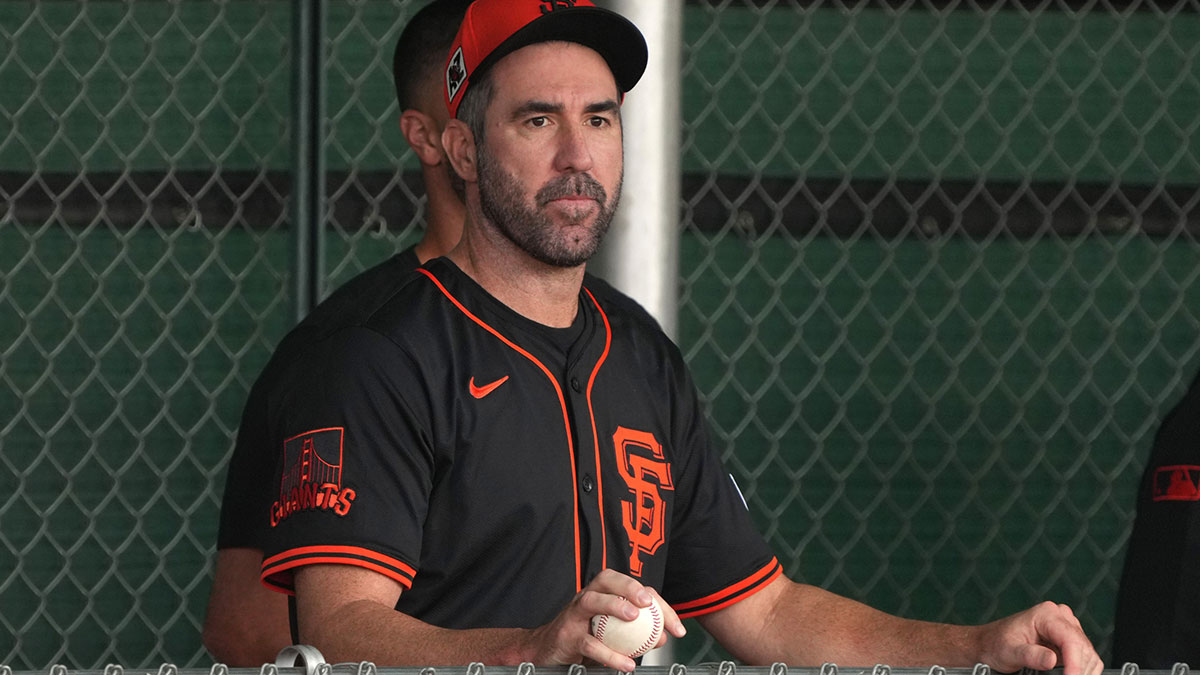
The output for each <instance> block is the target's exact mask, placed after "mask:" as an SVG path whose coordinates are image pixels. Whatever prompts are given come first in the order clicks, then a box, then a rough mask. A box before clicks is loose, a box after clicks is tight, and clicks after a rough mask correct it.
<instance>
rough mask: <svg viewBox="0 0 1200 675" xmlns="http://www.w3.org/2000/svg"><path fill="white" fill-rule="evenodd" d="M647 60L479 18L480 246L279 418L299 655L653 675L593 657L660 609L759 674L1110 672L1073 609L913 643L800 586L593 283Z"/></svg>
mask: <svg viewBox="0 0 1200 675" xmlns="http://www.w3.org/2000/svg"><path fill="white" fill-rule="evenodd" d="M645 64H646V47H645V42H644V40H643V39H642V37H641V34H640V33H639V32H638V31H637V29H636V28H635V27H634V26H633V25H632V24H631V23H629V22H628V21H626V20H625V19H623V18H622V17H620V16H619V15H616V14H614V13H612V12H608V11H605V10H601V9H597V8H595V7H593V6H591V3H590V2H588V1H587V0H572V1H571V2H561V1H560V2H553V3H552V2H541V1H538V0H477V1H476V2H475V3H474V4H472V5H471V7H470V9H468V11H467V14H466V16H465V18H464V19H463V24H462V27H461V28H460V30H459V34H458V37H457V38H456V40H455V43H454V45H453V47H452V48H451V52H450V55H449V60H448V63H447V67H446V75H447V77H446V96H447V106H448V108H449V110H450V113H451V115H452V116H453V117H454V118H455V119H451V120H450V121H449V122H448V123H447V125H446V130H445V132H444V133H443V136H442V139H443V144H444V146H445V149H446V153H447V156H448V157H449V159H450V161H451V163H452V164H453V166H454V169H455V171H456V172H457V173H458V175H459V176H461V177H462V179H463V180H464V181H465V183H466V186H467V190H466V194H467V212H468V216H467V222H466V225H465V226H464V229H463V237H462V240H461V241H460V242H459V244H458V245H457V246H456V247H455V248H454V249H453V250H452V251H451V252H450V253H449V254H448V255H447V257H445V258H440V259H437V260H433V261H430V262H429V263H426V264H425V265H424V266H422V268H421V269H420V270H418V274H417V275H415V277H414V278H413V279H412V280H411V281H410V282H409V283H407V284H406V285H404V286H403V287H402V288H400V289H398V290H397V291H396V292H395V293H394V294H393V295H392V296H391V297H389V298H387V299H386V300H384V301H382V302H380V303H378V305H377V306H375V307H374V308H373V309H372V310H371V311H370V312H369V313H367V314H365V315H364V316H365V318H364V319H363V320H361V321H357V322H353V323H350V322H348V323H346V324H343V325H342V326H341V327H340V328H339V329H338V330H337V331H333V332H331V333H330V334H329V335H328V336H327V337H326V338H325V339H323V340H320V341H319V342H314V343H313V344H312V345H311V348H310V349H309V351H308V353H307V355H306V358H305V359H304V360H303V362H304V363H305V367H304V368H303V369H295V370H294V371H292V372H291V373H290V379H289V380H288V381H287V382H286V383H285V384H286V385H287V386H284V387H282V388H281V390H280V395H279V396H278V397H277V398H276V399H274V400H273V401H272V408H271V410H270V411H269V414H270V415H271V418H272V420H274V421H275V426H276V428H277V429H278V434H277V436H276V437H277V438H279V439H281V444H280V462H279V472H278V474H277V476H278V481H276V482H275V483H274V486H273V487H274V488H276V494H277V498H276V501H275V502H274V504H273V505H272V508H271V515H270V528H271V539H272V541H271V546H270V548H269V550H268V551H267V552H266V555H267V557H266V559H265V560H264V562H263V578H264V580H265V581H266V582H267V583H269V584H272V585H275V586H277V587H279V588H281V589H284V590H287V591H291V592H294V593H295V597H296V604H297V610H298V618H299V630H300V636H301V639H302V641H304V642H305V643H308V644H312V645H314V646H316V647H317V648H318V649H320V650H321V651H322V652H323V653H324V655H325V657H326V658H327V659H328V660H330V661H331V662H336V661H358V660H370V661H373V662H375V663H377V664H381V665H389V666H405V665H407V666H416V665H442V664H464V663H468V662H472V661H479V662H484V663H489V664H499V665H515V664H517V663H521V662H530V663H534V664H537V665H556V664H567V663H579V662H585V661H586V662H595V663H599V664H604V665H607V666H610V667H613V668H616V669H618V670H622V671H629V670H632V669H633V668H634V666H635V663H634V661H633V660H631V659H630V658H628V657H627V656H625V655H623V654H619V653H617V652H615V651H613V650H611V649H609V648H608V647H606V646H605V645H604V644H602V643H601V642H600V641H599V640H597V639H596V638H595V637H593V636H591V635H590V634H589V621H590V619H591V617H592V616H593V615H596V614H612V615H616V616H620V617H625V618H633V617H635V616H636V615H637V614H638V611H639V608H645V607H648V606H650V604H651V602H652V600H654V599H656V598H657V599H661V600H664V601H665V602H660V603H659V604H660V605H661V606H663V607H664V608H665V615H666V621H665V623H666V628H667V631H668V632H670V633H671V634H673V635H675V636H681V635H682V634H683V632H684V628H683V624H682V623H681V622H680V618H681V617H684V618H686V617H689V616H695V617H698V618H699V620H700V622H701V623H702V625H703V626H704V628H705V629H706V630H708V631H709V632H710V633H711V634H712V635H713V636H714V637H716V639H717V640H718V641H719V642H720V643H721V644H722V645H723V646H724V647H725V648H726V649H728V650H729V651H730V652H732V653H733V654H734V655H735V656H736V657H738V658H740V659H742V660H744V661H746V662H748V663H753V664H765V663H771V662H775V661H782V662H787V663H792V664H798V665H813V664H819V663H822V662H826V661H832V662H837V663H842V664H847V665H864V664H874V663H889V664H892V665H895V666H917V665H925V666H928V665H930V664H934V663H936V664H942V665H947V666H968V665H971V664H974V663H976V662H984V663H988V664H990V665H992V666H993V667H994V668H996V669H998V670H1002V671H1013V670H1018V669H1020V668H1023V667H1029V668H1035V669H1049V668H1051V667H1053V666H1054V665H1056V664H1061V665H1063V666H1064V667H1065V674H1066V675H1095V674H1096V673H1098V672H1099V670H1100V669H1101V668H1102V667H1103V666H1102V664H1101V663H1100V660H1099V658H1098V656H1097V655H1096V652H1095V650H1094V649H1093V648H1092V646H1091V643H1090V642H1089V641H1088V640H1087V638H1086V637H1085V636H1084V634H1083V631H1082V629H1081V628H1080V626H1079V622H1078V621H1077V620H1076V619H1075V617H1074V615H1073V614H1072V613H1071V611H1070V609H1068V608H1067V607H1065V606H1061V605H1055V604H1052V603H1043V604H1041V605H1038V606H1036V607H1034V608H1031V609H1029V610H1026V611H1024V612H1021V613H1019V614H1016V615H1013V616H1010V617H1007V618H1004V619H1001V620H999V621H996V622H993V623H990V624H987V625H983V626H974V627H965V626H950V625H943V624H932V623H925V622H919V621H911V620H905V619H900V618H897V617H893V616H889V615H886V614H883V613H881V612H878V611H875V610H872V609H871V608H869V607H866V606H864V605H861V604H859V603H856V602H853V601H851V600H848V599H846V598H841V597H838V596H836V595H833V594H831V593H828V592H825V591H822V590H820V589H817V588H814V587H812V586H807V585H803V584H798V583H794V582H792V581H790V580H789V579H787V578H786V577H785V576H784V575H783V574H782V568H781V566H780V563H779V561H778V560H777V559H776V558H775V556H774V555H773V554H772V552H771V550H770V549H769V547H768V546H767V544H766V542H765V541H764V540H763V538H762V537H761V536H760V535H759V534H758V533H757V532H756V531H755V529H754V527H753V524H752V523H751V521H750V517H749V514H748V513H747V510H746V508H745V504H744V503H743V502H742V500H741V498H740V496H739V493H738V490H737V488H736V486H735V485H734V483H733V481H732V480H731V478H730V477H729V475H728V474H727V473H726V472H725V471H724V470H723V468H722V467H721V462H720V458H719V456H718V455H717V453H716V451H715V449H714V448H713V446H712V445H711V443H710V442H709V438H708V435H707V431H706V428H705V422H704V418H703V411H702V406H701V404H700V401H699V400H698V397H697V394H696V391H695V388H694V386H693V385H692V383H691V381H690V378H689V375H688V373H687V369H686V367H685V365H684V362H683V358H682V356H681V354H680V352H679V350H678V349H677V348H676V347H675V345H674V344H672V343H671V341H670V340H669V339H668V338H667V337H666V336H665V335H664V334H663V333H662V332H661V331H660V330H659V329H658V327H657V326H656V325H655V324H654V323H653V321H651V320H649V319H648V318H647V317H645V316H644V314H642V313H639V312H637V311H636V309H634V308H632V307H631V306H630V301H629V300H628V299H626V298H624V297H623V296H621V295H619V294H618V293H615V292H614V291H613V290H612V289H610V288H607V287H606V286H604V285H603V284H601V283H600V282H598V281H597V280H595V279H593V278H592V277H591V276H589V275H587V274H586V272H585V263H586V261H587V260H588V258H589V257H590V256H591V255H592V254H593V253H594V252H595V250H596V248H597V246H598V245H599V243H600V241H601V240H602V238H603V236H604V232H605V231H606V229H607V228H608V224H609V221H610V219H611V216H612V212H613V210H614V208H615V205H616V202H617V199H618V196H619V194H620V190H621V177H622V167H623V161H624V158H623V150H622V133H621V117H620V102H621V99H622V96H623V94H624V92H626V91H629V89H630V88H632V87H633V85H634V84H635V83H636V81H637V80H638V78H639V77H640V76H641V73H642V71H643V69H644V68H645Z"/></svg>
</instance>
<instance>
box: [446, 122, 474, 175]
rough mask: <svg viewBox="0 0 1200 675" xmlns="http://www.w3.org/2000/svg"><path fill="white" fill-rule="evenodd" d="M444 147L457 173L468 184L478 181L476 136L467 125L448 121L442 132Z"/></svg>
mask: <svg viewBox="0 0 1200 675" xmlns="http://www.w3.org/2000/svg"><path fill="white" fill-rule="evenodd" d="M442 147H443V148H444V149H445V150H446V157H447V158H448V159H449V160H450V166H452V167H454V172H455V173H457V174H458V175H459V176H460V177H462V179H463V180H465V181H466V182H468V183H474V182H475V181H477V180H478V178H479V174H478V166H477V164H476V161H477V159H476V148H475V135H474V134H472V133H471V129H470V128H469V127H468V126H467V125H466V124H463V123H462V122H461V121H459V120H456V119H451V120H449V121H447V122H446V128H445V129H443V130H442Z"/></svg>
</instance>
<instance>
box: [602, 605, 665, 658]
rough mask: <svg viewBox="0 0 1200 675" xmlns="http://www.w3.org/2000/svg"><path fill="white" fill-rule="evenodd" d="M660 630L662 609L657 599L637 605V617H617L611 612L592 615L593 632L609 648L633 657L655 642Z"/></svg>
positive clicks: (660, 632) (645, 650)
mask: <svg viewBox="0 0 1200 675" xmlns="http://www.w3.org/2000/svg"><path fill="white" fill-rule="evenodd" d="M662 632H663V611H662V608H661V607H659V606H658V600H657V599H651V601H650V606H649V607H639V608H638V615H637V618H636V619H634V620H633V621H626V620H624V619H618V618H617V617H615V616H613V615H611V614H597V615H596V616H593V617H592V635H595V636H596V639H598V640H600V642H603V643H604V644H605V646H607V647H608V648H609V649H612V650H613V651H615V652H620V653H622V654H625V655H626V656H628V657H629V658H632V659H636V658H637V657H639V656H641V655H642V654H645V653H646V652H648V651H650V648H651V647H653V646H654V645H656V644H658V638H660V637H662Z"/></svg>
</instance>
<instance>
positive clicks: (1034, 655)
mask: <svg viewBox="0 0 1200 675" xmlns="http://www.w3.org/2000/svg"><path fill="white" fill-rule="evenodd" d="M1015 649H1016V652H1017V654H1016V657H1017V662H1018V663H1019V664H1021V667H1023V668H1029V669H1032V670H1050V669H1051V668H1053V667H1054V666H1055V664H1056V663H1058V654H1055V653H1054V650H1053V649H1050V648H1049V647H1043V646H1041V645H1031V644H1026V645H1021V646H1019V647H1016V648H1015ZM1063 675H1071V674H1070V673H1065V672H1064V673H1063ZM1075 675H1079V674H1078V673H1076V674H1075Z"/></svg>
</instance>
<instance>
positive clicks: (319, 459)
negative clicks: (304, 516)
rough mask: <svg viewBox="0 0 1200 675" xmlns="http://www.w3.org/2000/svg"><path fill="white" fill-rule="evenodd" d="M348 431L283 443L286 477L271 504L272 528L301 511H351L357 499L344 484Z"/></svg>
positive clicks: (324, 432)
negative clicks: (345, 444)
mask: <svg viewBox="0 0 1200 675" xmlns="http://www.w3.org/2000/svg"><path fill="white" fill-rule="evenodd" d="M344 437H345V429H343V428H342V427H332V428H329V429H317V430H314V431H306V432H304V433H302V434H298V435H296V436H292V437H291V438H289V439H287V440H286V441H284V442H283V476H282V477H281V478H280V480H279V497H278V499H277V500H276V501H275V503H274V504H272V505H271V527H276V526H278V525H279V523H280V522H281V521H283V520H284V519H285V518H287V517H288V516H290V515H292V514H293V513H296V512H299V511H312V510H324V511H332V512H333V513H335V514H337V515H339V516H345V515H346V514H347V513H349V512H350V507H351V506H352V505H353V504H354V498H355V497H356V496H357V494H356V493H355V491H354V489H353V488H350V487H344V486H343V485H342V462H343V458H342V449H343V439H344Z"/></svg>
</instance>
